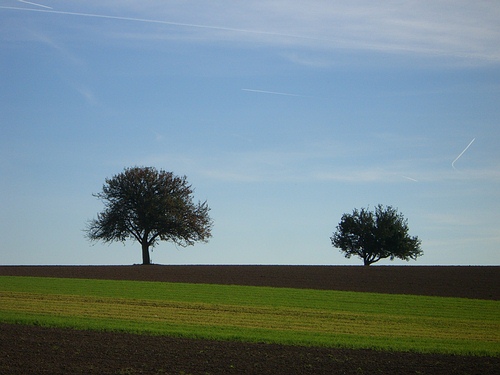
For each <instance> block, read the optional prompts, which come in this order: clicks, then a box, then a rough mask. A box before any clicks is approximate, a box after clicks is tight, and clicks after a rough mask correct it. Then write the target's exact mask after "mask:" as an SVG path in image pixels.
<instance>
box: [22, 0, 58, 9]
mask: <svg viewBox="0 0 500 375" xmlns="http://www.w3.org/2000/svg"><path fill="white" fill-rule="evenodd" d="M17 1H18V2H20V3H25V4H30V5H35V6H37V7H42V8H47V9H52V7H48V6H47V5H42V4H37V3H31V2H29V1H24V0H17Z"/></svg>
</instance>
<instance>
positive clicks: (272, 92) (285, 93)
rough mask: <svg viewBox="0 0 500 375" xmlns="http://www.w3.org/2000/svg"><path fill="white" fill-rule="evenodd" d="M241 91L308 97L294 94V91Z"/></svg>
mask: <svg viewBox="0 0 500 375" xmlns="http://www.w3.org/2000/svg"><path fill="white" fill-rule="evenodd" d="M241 91H248V92H255V93H260V94H272V95H284V96H296V97H301V98H306V96H305V95H299V94H292V93H288V92H277V91H267V90H255V89H241Z"/></svg>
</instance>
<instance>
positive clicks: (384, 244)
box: [330, 204, 423, 266]
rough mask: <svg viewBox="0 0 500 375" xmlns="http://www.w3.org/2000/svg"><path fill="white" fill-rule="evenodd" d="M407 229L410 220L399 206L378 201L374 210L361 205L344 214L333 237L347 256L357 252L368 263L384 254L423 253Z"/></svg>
mask: <svg viewBox="0 0 500 375" xmlns="http://www.w3.org/2000/svg"><path fill="white" fill-rule="evenodd" d="M408 231H409V229H408V221H407V220H406V219H405V218H404V217H403V215H402V214H401V213H399V212H398V211H397V209H395V208H393V207H391V206H387V207H384V206H382V205H380V204H379V205H378V206H377V207H375V211H374V212H372V211H369V210H368V209H365V208H362V209H361V210H357V209H354V211H353V213H352V214H344V215H342V218H341V220H340V223H339V225H338V226H337V230H336V232H334V234H333V236H332V237H330V240H331V241H332V245H333V246H334V247H336V248H339V249H340V251H341V252H343V253H344V255H345V257H346V258H350V257H351V256H353V255H354V256H358V257H360V258H361V259H363V262H364V265H365V266H369V265H370V264H372V263H375V262H378V261H379V260H380V259H384V258H390V259H391V260H394V258H399V259H403V260H406V261H409V260H410V259H413V260H416V259H417V257H419V256H421V255H423V251H422V250H421V248H420V245H421V241H420V240H419V239H418V237H411V236H410V235H409V234H408Z"/></svg>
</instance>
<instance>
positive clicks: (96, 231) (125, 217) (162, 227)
mask: <svg viewBox="0 0 500 375" xmlns="http://www.w3.org/2000/svg"><path fill="white" fill-rule="evenodd" d="M192 194H193V189H192V187H191V185H189V184H188V182H187V179H186V176H182V177H179V176H175V175H174V174H173V173H172V172H166V171H163V170H159V171H158V170H156V169H155V168H153V167H133V168H126V169H125V170H124V171H123V172H122V173H120V174H117V175H115V176H113V177H112V178H109V179H106V180H105V184H104V186H103V188H102V192H100V193H98V194H94V196H95V197H96V198H98V199H100V200H101V201H102V202H103V203H104V210H103V211H102V212H101V213H99V214H98V215H97V219H93V220H91V221H89V223H88V225H87V228H86V230H85V231H86V236H87V238H88V239H89V240H90V241H99V240H100V241H103V242H105V243H106V242H113V241H120V242H125V241H126V240H128V239H131V240H135V241H137V242H139V243H140V244H141V246H142V263H143V264H150V263H151V258H150V255H149V248H150V247H154V246H155V245H156V244H157V243H158V242H159V241H160V240H161V241H171V242H174V243H175V244H177V245H180V246H183V247H185V246H189V245H193V244H194V243H195V242H197V241H202V242H207V241H208V239H209V238H210V237H211V228H212V225H213V222H212V220H211V219H210V217H209V215H208V212H209V211H210V208H209V207H208V204H207V202H206V201H205V202H198V203H197V204H195V203H194V202H193V196H192Z"/></svg>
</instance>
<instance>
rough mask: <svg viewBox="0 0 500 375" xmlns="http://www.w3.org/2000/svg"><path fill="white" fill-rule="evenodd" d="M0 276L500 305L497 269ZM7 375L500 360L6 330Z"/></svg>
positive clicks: (334, 370)
mask: <svg viewBox="0 0 500 375" xmlns="http://www.w3.org/2000/svg"><path fill="white" fill-rule="evenodd" d="M0 275H24V276H48V277H79V278H103V279H129V280H147V281H172V282H194V283H220V284H239V285H265V286H275V287H294V288H312V289H332V290H354V291H365V292H380V293H403V294H419V295H435V296H450V297H451V296H454V297H464V298H481V299H491V300H499V299H500V267H410V266H409V267H397V266H387V267H373V266H372V267H323V266H158V265H155V266H111V267H110V266H102V267H99V266H84V267H79V266H69V267H65V266H61V267H52V266H45V267H38V266H37V267H10V266H3V267H2V266H0ZM0 302H1V301H0ZM0 374H2V375H3V374H12V375H18V374H500V358H499V357H495V358H491V357H467V356H450V355H437V354H415V353H391V352H378V351H373V350H344V349H329V348H305V347H294V346H284V345H269V344H251V343H240V342H224V341H210V340H192V339H182V338H170V337H158V336H143V335H132V334H124V333H110V332H94V331H80V330H71V329H59V328H44V327H36V326H23V325H10V324H0Z"/></svg>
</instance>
